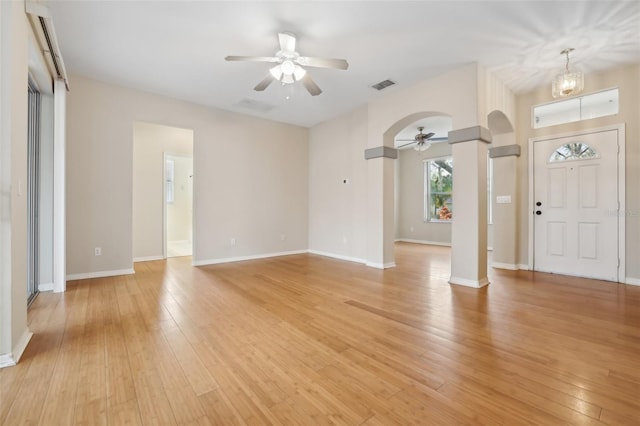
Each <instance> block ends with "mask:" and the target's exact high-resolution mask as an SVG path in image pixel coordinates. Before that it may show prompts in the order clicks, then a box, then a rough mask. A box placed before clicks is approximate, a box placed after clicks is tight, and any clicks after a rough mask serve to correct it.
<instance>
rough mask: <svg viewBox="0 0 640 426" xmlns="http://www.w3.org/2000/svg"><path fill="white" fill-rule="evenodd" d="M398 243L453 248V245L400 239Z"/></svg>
mask: <svg viewBox="0 0 640 426" xmlns="http://www.w3.org/2000/svg"><path fill="white" fill-rule="evenodd" d="M396 241H397V242H401V243H412V244H424V245H428V246H442V247H451V243H445V242H440V241H428V240H412V239H410V238H398V239H397V240H396Z"/></svg>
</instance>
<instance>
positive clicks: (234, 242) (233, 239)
mask: <svg viewBox="0 0 640 426" xmlns="http://www.w3.org/2000/svg"><path fill="white" fill-rule="evenodd" d="M230 243H231V245H232V246H235V245H236V239H235V238H232V239H231V241H230Z"/></svg>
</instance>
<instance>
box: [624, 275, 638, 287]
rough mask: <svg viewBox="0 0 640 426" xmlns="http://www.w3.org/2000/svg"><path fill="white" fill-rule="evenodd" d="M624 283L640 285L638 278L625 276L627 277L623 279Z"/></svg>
mask: <svg viewBox="0 0 640 426" xmlns="http://www.w3.org/2000/svg"><path fill="white" fill-rule="evenodd" d="M624 283H625V284H629V285H640V278H630V277H627V279H625V280H624Z"/></svg>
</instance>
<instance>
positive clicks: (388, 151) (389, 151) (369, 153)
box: [364, 146, 398, 160]
mask: <svg viewBox="0 0 640 426" xmlns="http://www.w3.org/2000/svg"><path fill="white" fill-rule="evenodd" d="M380 157H383V158H392V159H394V160H395V159H396V158H398V150H397V149H395V148H391V147H390V146H377V147H375V148H369V149H365V150H364V159H365V160H371V159H372V158H380Z"/></svg>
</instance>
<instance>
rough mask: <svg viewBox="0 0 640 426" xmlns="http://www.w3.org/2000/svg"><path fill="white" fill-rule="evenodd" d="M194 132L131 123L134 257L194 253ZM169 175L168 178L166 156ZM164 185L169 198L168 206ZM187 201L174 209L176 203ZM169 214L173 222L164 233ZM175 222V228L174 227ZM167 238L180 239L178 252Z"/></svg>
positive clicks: (144, 259) (195, 195) (157, 258)
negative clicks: (168, 179) (168, 162)
mask: <svg viewBox="0 0 640 426" xmlns="http://www.w3.org/2000/svg"><path fill="white" fill-rule="evenodd" d="M193 140H194V132H193V130H191V129H183V128H179V127H171V126H163V125H159V124H154V123H144V122H135V123H133V261H134V262H144V261H149V260H160V259H165V258H166V257H167V255H169V256H175V255H185V256H187V255H194V254H195V253H194V249H193V235H194V234H195V230H194V226H195V224H194V222H193V219H192V215H193V213H192V211H193V208H192V205H193V202H194V201H195V197H197V194H195V191H194V190H193V181H194V177H195V168H194V162H193V145H194V142H193ZM168 159H170V160H171V164H172V167H173V169H172V174H171V179H170V182H168V181H167V171H166V167H167V160H168ZM167 188H170V190H171V191H172V193H171V194H170V197H169V198H170V200H172V201H171V203H170V204H169V208H167V205H168V204H167V201H166V200H167V194H166V191H167ZM185 205H186V206H188V207H186V208H182V209H176V208H174V207H176V206H185ZM167 218H168V219H169V221H168V222H169V224H170V225H171V228H170V230H169V231H170V232H167V231H168V229H167ZM174 222H176V223H178V224H179V225H176V227H178V228H179V230H176V231H175V232H174V231H173V229H174V226H173V225H172V224H173V223H174ZM167 239H168V240H169V241H178V242H180V245H181V250H180V252H179V253H178V254H176V252H174V251H173V250H171V252H170V253H168V252H167Z"/></svg>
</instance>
